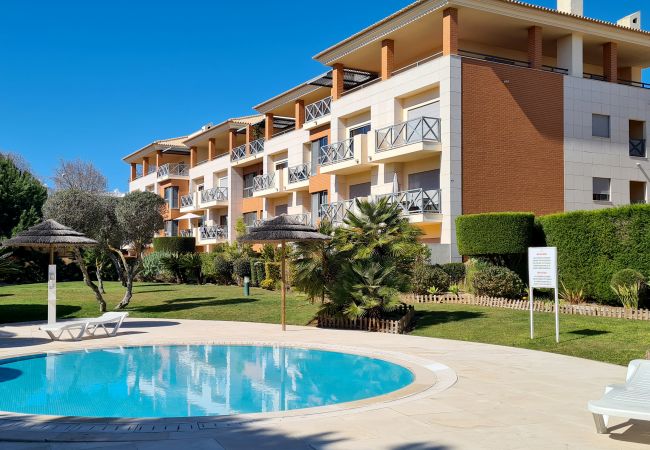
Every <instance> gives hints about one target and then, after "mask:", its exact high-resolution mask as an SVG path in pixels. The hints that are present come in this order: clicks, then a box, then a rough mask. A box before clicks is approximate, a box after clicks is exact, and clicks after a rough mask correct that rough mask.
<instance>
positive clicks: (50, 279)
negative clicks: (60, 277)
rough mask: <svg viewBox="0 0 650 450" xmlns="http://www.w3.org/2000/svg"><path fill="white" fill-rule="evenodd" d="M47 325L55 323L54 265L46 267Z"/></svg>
mask: <svg viewBox="0 0 650 450" xmlns="http://www.w3.org/2000/svg"><path fill="white" fill-rule="evenodd" d="M47 323H48V324H53V323H56V265H55V264H50V265H49V266H48V267H47Z"/></svg>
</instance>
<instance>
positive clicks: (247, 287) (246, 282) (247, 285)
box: [244, 277, 251, 297]
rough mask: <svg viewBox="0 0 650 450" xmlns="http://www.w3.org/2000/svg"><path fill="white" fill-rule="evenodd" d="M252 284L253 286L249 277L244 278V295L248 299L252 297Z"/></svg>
mask: <svg viewBox="0 0 650 450" xmlns="http://www.w3.org/2000/svg"><path fill="white" fill-rule="evenodd" d="M250 284H251V279H250V278H248V277H244V295H245V296H246V297H248V296H249V295H250Z"/></svg>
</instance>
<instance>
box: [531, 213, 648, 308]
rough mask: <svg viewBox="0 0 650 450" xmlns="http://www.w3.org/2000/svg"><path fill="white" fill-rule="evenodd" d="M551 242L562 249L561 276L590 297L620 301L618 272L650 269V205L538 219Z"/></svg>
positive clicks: (559, 258)
mask: <svg viewBox="0 0 650 450" xmlns="http://www.w3.org/2000/svg"><path fill="white" fill-rule="evenodd" d="M538 222H539V224H540V225H541V227H542V229H543V231H544V235H545V238H546V245H548V246H550V247H557V248H558V271H559V273H560V279H561V280H562V282H563V283H564V284H565V285H566V286H567V287H568V288H572V289H576V288H582V289H584V293H585V295H586V296H587V297H589V298H593V299H595V300H597V301H599V302H603V303H617V300H616V295H615V294H614V292H613V291H612V288H611V287H610V283H611V280H612V276H613V275H614V273H616V272H618V271H619V270H622V269H634V270H637V271H639V272H640V273H641V274H643V275H646V276H648V275H649V274H650V251H649V249H650V205H630V206H623V207H618V208H609V209H601V210H596V211H576V212H570V213H561V214H552V215H549V216H544V217H540V218H539V219H538Z"/></svg>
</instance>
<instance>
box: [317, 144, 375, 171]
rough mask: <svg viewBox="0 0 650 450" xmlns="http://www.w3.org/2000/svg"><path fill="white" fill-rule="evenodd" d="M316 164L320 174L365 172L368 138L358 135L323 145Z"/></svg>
mask: <svg viewBox="0 0 650 450" xmlns="http://www.w3.org/2000/svg"><path fill="white" fill-rule="evenodd" d="M318 164H319V165H320V166H321V173H336V174H350V173H355V172H362V171H364V170H367V169H368V167H370V166H371V165H372V164H371V163H370V161H369V160H368V136H366V135H365V134H360V135H357V136H355V137H354V138H351V139H346V140H344V141H341V142H334V143H332V144H329V145H324V146H323V147H321V149H320V155H319V157H318Z"/></svg>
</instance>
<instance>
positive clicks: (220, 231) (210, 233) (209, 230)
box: [199, 225, 228, 241]
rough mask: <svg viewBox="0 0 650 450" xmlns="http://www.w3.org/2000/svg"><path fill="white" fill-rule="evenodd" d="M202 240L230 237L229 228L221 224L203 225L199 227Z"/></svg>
mask: <svg viewBox="0 0 650 450" xmlns="http://www.w3.org/2000/svg"><path fill="white" fill-rule="evenodd" d="M199 232H200V234H201V240H202V241H205V240H209V239H217V240H220V239H228V229H227V228H224V227H222V226H219V225H210V226H203V227H200V228H199Z"/></svg>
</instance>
